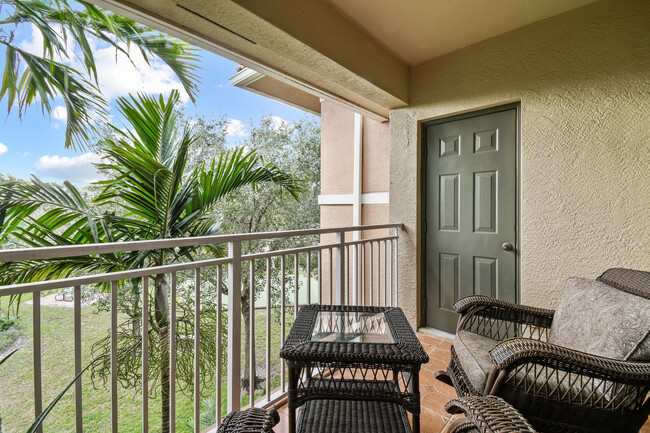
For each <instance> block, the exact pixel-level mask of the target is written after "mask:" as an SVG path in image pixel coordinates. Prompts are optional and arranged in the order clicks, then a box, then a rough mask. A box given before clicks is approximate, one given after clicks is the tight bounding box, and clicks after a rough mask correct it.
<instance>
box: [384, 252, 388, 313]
mask: <svg viewBox="0 0 650 433" xmlns="http://www.w3.org/2000/svg"><path fill="white" fill-rule="evenodd" d="M386 256H387V254H386V241H384V307H387V306H388V298H387V297H386V295H387V293H386V288H387V284H386V260H387V258H386Z"/></svg>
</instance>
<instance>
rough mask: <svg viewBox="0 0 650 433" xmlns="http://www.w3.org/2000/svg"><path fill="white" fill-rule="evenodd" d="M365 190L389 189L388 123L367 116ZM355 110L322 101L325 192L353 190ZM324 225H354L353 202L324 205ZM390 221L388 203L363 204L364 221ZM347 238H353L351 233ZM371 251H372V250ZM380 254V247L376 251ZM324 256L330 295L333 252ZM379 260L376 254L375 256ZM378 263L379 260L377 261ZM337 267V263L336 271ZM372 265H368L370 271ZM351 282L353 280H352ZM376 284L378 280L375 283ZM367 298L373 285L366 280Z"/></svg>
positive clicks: (330, 237) (329, 237) (328, 239)
mask: <svg viewBox="0 0 650 433" xmlns="http://www.w3.org/2000/svg"><path fill="white" fill-rule="evenodd" d="M362 146H363V147H362V155H363V156H362V170H361V172H362V178H361V183H362V193H375V192H387V191H388V186H389V185H388V184H389V181H388V179H389V151H388V147H389V146H388V124H386V123H384V124H382V123H378V122H375V121H374V120H371V119H367V118H364V119H363V141H362ZM353 173H354V113H353V112H352V111H350V110H347V109H346V108H344V107H341V106H340V105H335V104H332V103H330V102H323V103H322V105H321V195H324V196H327V195H336V194H350V195H351V194H352V192H353V184H352V182H353V179H354V175H353ZM320 210H321V217H320V222H321V227H323V228H328V227H343V226H351V225H353V219H352V215H353V206H352V204H337V205H321V207H320ZM387 222H388V204H366V205H362V206H361V224H362V225H369V224H384V223H387ZM388 234H389V231H388V230H386V229H384V230H370V231H365V232H362V233H361V238H366V239H367V238H373V237H380V236H386V235H388ZM335 240H336V235H335V234H326V235H322V236H321V242H322V243H333V242H335ZM346 240H349V241H350V240H352V234H351V233H348V235H347V236H346ZM368 253H369V251H368ZM374 254H375V256H376V251H375V252H374ZM323 257H324V260H323V275H322V276H321V277H322V279H323V296H324V297H325V299H329V289H328V288H329V269H330V264H329V255H328V253H325V254H324V256H323ZM375 260H376V258H375ZM375 263H377V262H376V261H375ZM335 268H336V267H335V266H334V267H333V271H334V272H335V270H336V269H335ZM368 272H369V268H368V267H367V266H366V273H368ZM350 284H351V281H350ZM375 284H376V283H375ZM365 290H366V299H369V293H370V287H369V286H368V282H366V288H365Z"/></svg>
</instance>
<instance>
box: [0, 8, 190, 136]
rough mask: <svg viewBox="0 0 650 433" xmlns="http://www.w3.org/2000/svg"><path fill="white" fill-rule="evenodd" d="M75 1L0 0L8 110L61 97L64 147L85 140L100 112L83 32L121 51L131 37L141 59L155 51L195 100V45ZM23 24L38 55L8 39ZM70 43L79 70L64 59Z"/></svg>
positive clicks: (2, 91)
mask: <svg viewBox="0 0 650 433" xmlns="http://www.w3.org/2000/svg"><path fill="white" fill-rule="evenodd" d="M78 4H79V5H80V7H73V6H72V5H71V4H70V3H69V2H68V0H56V1H46V0H0V10H7V11H10V14H9V16H5V17H3V18H2V19H0V45H3V46H4V48H5V67H4V71H3V75H2V82H1V86H0V100H2V99H4V98H6V99H7V112H10V111H11V110H12V108H13V107H14V106H16V108H17V110H18V114H19V116H21V117H22V116H23V115H24V114H25V113H26V112H27V109H28V108H29V106H30V105H32V104H33V103H35V102H39V104H40V106H41V110H42V111H43V112H44V113H51V112H52V100H53V99H54V98H55V97H62V98H63V102H64V105H65V107H66V110H67V128H66V140H65V144H66V147H70V146H74V145H79V146H82V147H83V146H84V144H87V143H89V141H90V140H91V139H92V138H93V137H94V136H95V134H96V133H97V132H99V127H100V125H103V123H104V122H105V121H106V118H107V112H106V101H105V100H104V99H103V98H102V97H101V93H100V90H99V88H98V87H97V66H96V64H95V58H94V55H93V52H92V49H91V44H90V39H95V40H98V41H100V42H102V43H105V44H108V45H110V46H112V47H113V48H115V50H116V53H117V52H121V53H123V54H125V55H126V56H130V54H129V47H130V46H131V45H132V44H133V45H135V46H137V47H138V48H139V50H140V52H141V53H142V55H143V57H144V59H145V61H146V62H149V56H155V57H157V58H159V59H160V60H162V61H163V62H164V63H165V64H167V66H169V67H170V69H171V70H172V71H173V72H174V73H175V74H176V76H177V77H178V78H179V80H180V82H181V84H182V85H183V87H184V88H185V90H186V92H187V94H188V95H189V96H190V98H191V99H192V101H194V99H195V96H196V93H197V91H198V87H197V83H198V77H197V75H196V74H195V70H196V69H197V66H196V60H197V59H198V56H197V53H196V51H197V50H196V49H195V48H194V47H192V46H190V45H189V44H187V43H185V42H183V41H180V40H178V39H174V38H170V37H167V36H165V35H163V34H161V33H159V32H155V31H153V30H152V29H150V28H149V27H146V26H143V25H141V24H138V23H136V22H135V21H133V20H130V19H128V18H124V17H121V16H119V15H115V14H112V13H109V12H107V11H104V10H102V9H100V8H98V7H96V6H94V5H92V4H89V3H84V2H79V3H78ZM25 24H32V25H33V26H34V27H35V28H36V29H37V30H38V31H39V33H40V34H41V36H42V39H43V47H42V48H43V49H42V54H41V55H37V54H34V53H29V52H27V51H25V50H22V49H21V48H19V47H18V46H17V45H16V44H15V32H16V28H18V27H19V26H21V25H25ZM70 44H72V46H73V47H74V55H75V56H76V57H78V58H79V59H80V61H81V63H82V64H83V70H82V71H78V70H76V69H74V68H72V67H71V66H69V65H66V64H65V62H64V61H65V60H66V59H69V58H70V53H68V47H69V45H70Z"/></svg>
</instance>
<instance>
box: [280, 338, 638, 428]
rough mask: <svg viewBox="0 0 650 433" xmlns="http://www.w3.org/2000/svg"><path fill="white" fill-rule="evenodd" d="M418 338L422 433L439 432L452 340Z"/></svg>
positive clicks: (451, 393) (284, 416)
mask: <svg viewBox="0 0 650 433" xmlns="http://www.w3.org/2000/svg"><path fill="white" fill-rule="evenodd" d="M418 338H419V339H420V342H422V346H424V350H426V351H427V353H428V354H429V362H428V363H427V364H426V365H423V366H422V371H421V372H420V385H421V388H420V391H421V393H422V414H421V415H420V425H421V429H420V430H421V433H439V432H440V431H441V430H442V428H443V427H444V426H445V424H446V423H447V421H448V420H449V416H450V415H449V414H448V413H447V412H445V404H446V403H447V402H448V401H449V400H450V399H452V398H455V397H456V391H455V390H454V389H453V388H452V387H450V386H447V385H445V384H444V383H442V382H439V381H437V380H436V378H435V374H434V373H435V372H436V371H438V370H444V369H445V368H447V363H448V362H449V358H450V353H449V349H450V348H451V343H450V342H449V341H445V340H442V339H437V338H434V337H431V336H428V335H423V334H421V333H418ZM278 412H279V413H280V424H279V425H278V426H277V427H275V428H274V429H273V430H274V431H275V432H276V433H288V432H289V427H288V421H287V420H288V412H287V407H286V406H283V407H281V408H280V409H279V410H278ZM640 433H650V421H647V422H646V423H645V425H644V426H643V428H642V429H641V431H640Z"/></svg>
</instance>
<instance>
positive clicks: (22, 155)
mask: <svg viewBox="0 0 650 433" xmlns="http://www.w3.org/2000/svg"><path fill="white" fill-rule="evenodd" d="M16 155H18V156H20V157H21V158H26V157H28V156H29V152H23V153H20V152H16Z"/></svg>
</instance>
